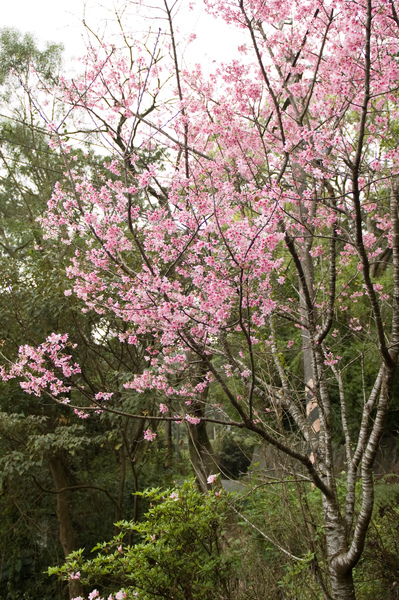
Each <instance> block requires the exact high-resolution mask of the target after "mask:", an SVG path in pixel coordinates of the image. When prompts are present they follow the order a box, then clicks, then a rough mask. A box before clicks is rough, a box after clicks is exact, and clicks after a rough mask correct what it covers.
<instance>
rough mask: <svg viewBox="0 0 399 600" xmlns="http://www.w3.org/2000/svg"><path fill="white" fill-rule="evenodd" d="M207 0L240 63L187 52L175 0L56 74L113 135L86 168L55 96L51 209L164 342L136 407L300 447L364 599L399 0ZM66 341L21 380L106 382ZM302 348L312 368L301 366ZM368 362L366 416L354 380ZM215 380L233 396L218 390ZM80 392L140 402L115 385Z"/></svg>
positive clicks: (132, 326)
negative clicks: (353, 401)
mask: <svg viewBox="0 0 399 600" xmlns="http://www.w3.org/2000/svg"><path fill="white" fill-rule="evenodd" d="M205 4H206V7H207V10H208V11H209V13H211V14H213V15H215V16H216V17H222V18H223V19H225V20H226V21H227V22H228V23H229V24H230V25H231V26H235V27H237V28H239V29H240V30H242V32H244V33H245V35H246V36H247V43H245V44H243V45H242V46H241V47H240V49H239V50H240V52H241V57H240V58H237V59H235V60H233V61H232V62H231V63H230V64H223V65H220V66H218V67H216V68H215V70H214V72H212V73H211V74H210V75H209V76H205V75H204V74H203V73H202V69H201V66H200V65H191V66H190V68H189V69H185V68H183V67H182V61H181V58H180V56H179V46H178V40H177V37H176V32H175V29H174V14H173V10H172V8H171V7H170V6H169V5H168V3H167V0H165V2H164V6H163V8H164V15H165V19H166V21H164V22H163V27H164V24H165V23H167V29H165V30H164V31H163V30H161V31H159V32H157V33H155V34H153V35H150V36H148V37H147V38H146V39H145V40H144V41H143V42H139V41H137V40H138V37H137V35H135V36H134V35H133V34H130V33H129V32H128V30H127V29H126V28H125V29H124V30H123V34H122V46H123V47H121V43H118V44H113V43H109V42H107V41H102V42H101V44H100V45H98V47H94V46H92V47H91V48H90V49H89V52H88V54H87V56H86V58H85V61H84V68H85V72H84V74H83V75H82V76H81V77H80V78H79V79H75V80H72V81H67V80H65V81H64V82H63V83H62V85H61V86H60V87H59V88H58V89H57V90H56V91H55V92H54V93H58V94H60V95H61V96H62V98H63V101H64V102H65V103H66V104H68V105H69V106H70V112H69V113H68V115H67V116H66V117H65V119H64V120H63V123H64V122H67V121H68V118H70V116H71V115H76V117H75V119H76V120H79V119H82V125H81V127H82V129H84V127H86V129H87V123H89V127H88V128H89V129H90V135H92V136H94V137H95V139H96V140H97V142H103V143H104V144H105V145H106V147H107V152H111V150H112V151H113V153H114V160H112V161H111V162H110V163H109V164H108V165H107V168H108V170H109V177H108V178H107V177H103V178H102V180H100V181H99V182H97V183H93V178H92V177H91V174H90V173H87V174H86V175H81V174H79V173H78V172H77V171H75V169H74V156H73V153H72V152H71V149H70V148H69V147H68V142H67V141H66V140H65V139H64V138H63V136H62V135H61V131H62V129H61V125H60V123H52V122H51V120H50V119H49V118H47V117H46V114H45V111H44V110H42V109H41V108H40V107H39V106H37V110H39V111H41V112H42V114H43V117H44V118H46V119H47V121H48V126H49V129H50V131H51V135H52V144H53V145H54V146H58V147H59V150H60V152H61V153H62V155H63V157H64V161H65V172H66V173H67V174H68V177H69V183H70V187H69V188H67V187H65V186H62V185H57V186H56V189H55V191H54V194H53V197H52V200H51V201H50V203H49V210H48V215H47V217H46V219H44V221H43V224H44V226H45V227H46V230H47V235H48V236H49V237H54V238H57V239H59V238H62V239H63V241H64V242H65V243H66V244H72V245H73V246H74V247H75V256H74V258H73V259H72V260H71V264H70V267H69V268H68V274H69V277H70V279H71V289H70V290H68V291H67V292H66V293H67V294H72V293H73V294H76V295H77V296H78V297H79V298H80V299H81V300H82V301H83V303H84V304H85V306H86V308H89V309H91V310H95V311H97V312H98V313H99V314H100V315H103V316H104V319H106V318H107V315H112V316H115V315H116V316H117V317H118V319H121V320H123V321H124V322H126V324H127V327H126V332H125V333H123V334H119V339H120V341H121V343H128V344H131V345H133V346H137V345H140V344H142V343H143V340H145V344H146V360H147V368H145V369H143V370H142V372H140V373H138V374H135V375H134V376H132V377H131V379H130V380H129V381H125V382H124V384H123V385H124V389H125V393H126V397H129V394H131V395H133V396H134V395H140V394H142V393H144V392H146V391H148V390H151V391H152V392H153V394H154V395H155V396H156V398H157V399H158V402H159V413H158V414H157V415H153V416H151V415H148V414H146V415H144V414H142V413H138V414H132V413H130V412H129V411H127V414H129V415H130V416H131V417H132V418H137V419H147V420H150V421H151V422H152V423H153V424H156V423H157V422H158V421H167V422H181V421H185V422H186V423H188V424H189V425H190V427H192V428H193V429H194V430H195V428H196V427H197V428H201V427H203V426H204V424H206V423H214V424H218V425H221V426H226V427H227V426H228V427H236V428H240V429H243V430H246V431H248V432H252V433H253V434H256V435H257V436H258V437H259V439H260V440H263V441H264V442H265V443H267V444H271V445H273V446H274V447H275V448H277V449H278V450H279V451H281V452H282V453H284V454H286V455H288V456H289V457H291V459H293V460H294V461H295V462H296V464H297V465H298V473H301V474H302V477H303V479H304V480H306V481H309V483H311V484H312V485H313V486H315V487H316V488H318V489H319V490H320V493H321V495H322V499H323V518H324V526H325V529H324V536H325V544H326V554H327V557H328V576H324V575H323V573H322V572H321V570H320V569H319V568H318V566H317V563H316V562H315V563H314V565H313V566H314V572H315V574H316V579H317V581H318V582H319V584H320V588H321V592H322V594H323V596H324V597H325V598H332V599H334V600H338V599H339V600H343V599H345V600H346V599H348V600H349V599H354V598H355V589H354V584H353V577H352V571H353V568H354V567H355V566H356V564H357V562H358V561H359V559H360V557H361V555H362V551H363V548H364V545H365V539H366V533H367V528H368V525H369V522H370V518H371V515H372V510H373V464H374V461H375V458H376V454H377V451H378V448H379V444H380V440H381V437H382V435H383V432H384V423H385V420H386V416H387V413H388V409H389V403H390V398H391V390H392V385H393V380H394V375H395V369H396V364H397V359H398V350H399V337H398V335H399V254H398V253H399V224H398V199H399V178H398V173H399V153H398V149H397V148H398V144H397V137H398V133H397V132H398V131H399V130H398V125H397V124H398V116H399V112H398V111H399V106H398V82H399V68H398V60H397V55H398V50H399V17H398V14H397V3H396V2H395V0H362V1H361V2H358V3H354V2H353V1H351V0H308V1H307V2H303V1H301V2H298V1H295V0H289V1H288V2H285V3H281V2H280V1H278V2H277V1H275V0H268V1H267V2H265V1H264V0H230V1H228V2H226V1H223V2H221V1H220V0H206V2H205ZM172 76H173V81H172V79H171V77H172ZM31 97H32V98H33V97H34V93H33V94H32V96H31ZM82 115H83V116H82ZM84 124H86V125H84ZM88 135H89V133H88ZM154 151H156V152H157V153H158V155H157V156H158V160H155V161H154V160H152V159H151V158H150V157H151V155H153V153H154ZM146 152H147V155H146V154H145V153H146ZM143 156H144V158H143ZM145 156H147V157H148V158H147V159H146V158H145ZM84 310H85V309H84ZM54 339H55V344H56V351H55V354H54V351H53V350H51V343H52V342H51V339H48V340H47V342H46V344H45V345H44V346H41V349H40V352H39V353H37V351H35V350H33V349H27V348H26V347H24V348H21V357H20V360H19V361H17V362H16V363H15V364H14V366H13V367H12V370H11V371H8V370H7V369H6V370H5V371H4V373H3V377H5V378H6V377H10V376H16V375H20V374H23V373H24V374H25V377H26V378H27V380H26V382H25V383H24V386H25V389H26V391H28V392H33V393H41V391H42V390H43V388H44V387H46V390H47V393H50V394H51V395H52V396H53V398H54V399H55V400H56V401H60V402H64V401H65V400H62V393H63V389H64V387H63V386H64V385H65V383H63V381H64V379H65V377H67V378H68V380H69V383H68V386H71V387H72V388H73V389H72V391H71V393H70V396H69V397H70V398H72V399H73V398H74V396H73V393H74V392H73V390H74V389H75V390H77V391H78V392H79V393H80V397H85V396H86V397H88V396H89V394H88V392H87V391H86V390H84V389H83V387H82V386H81V384H80V383H79V376H78V366H77V365H74V364H73V359H71V361H72V362H70V361H69V360H66V359H65V360H64V359H63V358H60V356H59V351H60V350H62V348H61V346H60V344H65V343H66V338H65V339H64V338H62V337H57V338H54ZM354 341H356V344H353V349H354V350H353V351H350V352H348V345H349V344H352V343H353V342H354ZM35 352H36V353H35ZM44 352H45V353H46V357H49V358H50V359H51V358H52V357H53V355H54V356H55V362H54V361H51V360H50V361H48V364H51V363H52V362H53V363H54V366H55V367H58V375H57V374H54V373H55V372H54V370H53V369H52V368H50V367H49V366H48V364H47V362H46V365H47V366H46V367H44V362H43V361H42V358H43V353H44ZM52 353H53V354H52ZM298 353H301V354H302V356H303V361H304V368H303V371H304V381H300V380H299V379H298V377H297V375H295V373H293V372H292V371H291V369H290V366H289V365H290V363H291V361H292V358H293V356H295V354H298ZM365 363H368V364H369V365H370V366H369V369H368V371H369V373H372V380H371V379H370V378H369V379H370V380H369V381H366V378H364V385H363V388H362V389H361V390H359V400H358V403H357V406H356V407H355V409H354V411H353V414H355V415H356V422H355V423H354V422H353V415H351V418H349V414H348V413H349V407H348V406H347V402H346V398H345V381H346V378H347V377H349V378H350V373H351V369H353V368H357V369H360V368H362V365H363V366H364V364H365ZM43 369H44V371H43ZM65 369H67V370H68V373H66V372H65ZM61 371H62V372H63V375H62V374H60V373H61ZM71 381H72V383H71ZM216 388H217V389H218V390H219V392H220V393H221V394H222V395H223V396H224V400H223V405H220V404H219V405H213V406H210V403H209V398H210V397H211V395H210V392H212V390H214V389H216ZM76 397H78V396H76ZM71 404H73V402H71ZM75 410H78V411H81V414H82V416H85V415H86V414H89V413H90V412H93V411H94V412H95V411H98V410H110V411H112V410H114V411H116V410H118V411H119V412H123V410H121V409H120V408H115V407H113V404H112V399H110V398H106V397H105V396H102V395H101V394H97V396H96V397H95V398H90V402H89V406H77V405H76V406H75ZM337 414H338V415H339V418H337ZM287 419H288V420H289V422H290V423H291V424H292V426H291V428H290V430H289V428H288V427H287V426H286V425H284V422H285V421H287ZM292 430H294V433H293V431H292ZM155 435H156V431H155V429H154V427H152V428H149V429H148V430H146V432H145V434H144V437H145V438H146V439H147V440H151V439H153V438H154V436H155ZM337 437H341V438H342V440H343V446H344V449H345V470H346V478H347V479H346V492H345V498H344V499H343V500H342V497H339V494H338V489H337V477H338V474H337V468H336V457H335V455H334V452H333V440H334V439H337ZM298 439H300V441H298ZM206 470H207V469H206V468H205V470H204V472H205V474H206V475H208V476H209V474H210V472H211V469H210V468H208V472H207V473H206ZM359 477H360V478H361V493H360V495H359V494H358V492H357V489H358V488H357V487H356V485H355V484H356V481H357V480H358V478H359Z"/></svg>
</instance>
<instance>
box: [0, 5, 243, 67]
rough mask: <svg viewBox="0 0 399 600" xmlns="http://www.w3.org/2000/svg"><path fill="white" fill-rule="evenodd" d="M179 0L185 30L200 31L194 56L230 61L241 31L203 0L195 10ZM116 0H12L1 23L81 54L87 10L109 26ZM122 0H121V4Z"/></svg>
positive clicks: (98, 25)
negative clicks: (210, 12) (212, 12)
mask: <svg viewBox="0 0 399 600" xmlns="http://www.w3.org/2000/svg"><path fill="white" fill-rule="evenodd" d="M148 1H149V2H153V3H159V2H161V0H148ZM179 2H180V4H181V11H180V15H181V18H180V29H181V31H182V32H183V30H184V32H185V33H187V34H191V33H196V35H197V38H198V39H197V41H196V42H194V44H192V45H191V47H190V54H189V57H190V59H191V60H192V58H191V56H193V58H195V59H196V60H201V61H204V60H205V61H211V60H212V59H213V58H216V59H217V60H218V61H219V60H225V61H227V60H228V59H229V58H230V57H231V55H232V53H233V52H234V49H235V48H236V47H237V45H239V43H242V41H241V42H240V33H239V32H238V31H237V30H232V29H229V28H228V27H227V26H226V25H225V24H224V23H222V22H215V21H214V20H213V19H211V18H210V17H209V16H208V15H206V13H205V11H204V9H203V5H202V0H197V1H196V2H195V4H196V10H194V11H188V4H189V0H179ZM114 4H115V2H114V0H102V1H101V0H86V2H85V1H84V0H9V2H7V4H6V5H5V6H2V11H1V22H0V26H1V27H15V28H17V29H19V30H20V31H22V32H28V31H29V32H31V33H34V34H35V35H36V36H37V38H38V39H39V40H41V41H43V42H44V41H53V42H62V43H63V44H64V46H65V50H66V56H67V57H72V56H75V57H77V56H79V55H81V54H83V52H84V48H85V45H84V28H83V25H82V19H83V15H84V14H85V16H86V21H87V23H88V24H89V25H90V26H91V27H92V28H93V29H94V30H96V31H103V30H104V28H108V30H109V29H110V28H112V15H113V8H114ZM120 4H121V2H120V0H119V1H118V5H120ZM84 11H85V12H84ZM131 27H132V25H131ZM132 28H134V27H132Z"/></svg>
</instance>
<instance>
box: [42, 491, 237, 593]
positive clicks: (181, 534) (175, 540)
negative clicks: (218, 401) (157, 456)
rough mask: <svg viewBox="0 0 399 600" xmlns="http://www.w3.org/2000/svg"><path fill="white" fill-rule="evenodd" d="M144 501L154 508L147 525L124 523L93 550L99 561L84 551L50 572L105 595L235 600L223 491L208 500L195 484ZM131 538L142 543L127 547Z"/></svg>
mask: <svg viewBox="0 0 399 600" xmlns="http://www.w3.org/2000/svg"><path fill="white" fill-rule="evenodd" d="M140 496H141V497H143V498H145V499H146V501H147V502H148V503H149V506H150V508H149V510H148V511H147V513H146V514H145V515H144V520H143V521H140V522H126V521H122V522H119V523H118V524H117V527H118V528H119V530H120V532H119V533H118V534H117V536H116V537H115V538H114V539H113V540H112V541H111V542H108V543H102V544H99V545H98V546H96V547H95V548H94V549H93V552H96V554H97V555H96V557H95V558H93V559H91V560H85V559H84V558H83V553H82V551H81V550H80V551H78V552H75V553H73V554H72V555H71V556H70V557H69V559H68V561H67V563H66V564H65V565H64V566H63V567H62V568H52V569H50V573H51V574H59V575H62V576H63V577H64V578H68V577H69V578H71V577H72V578H73V577H77V576H79V577H80V579H81V581H82V582H84V583H89V582H90V583H92V584H95V585H96V586H98V587H100V589H101V594H105V593H108V592H109V591H112V592H113V593H114V592H115V591H116V590H118V589H119V588H120V590H119V594H120V593H121V591H124V592H125V593H126V594H127V595H126V597H127V598H132V599H133V598H134V597H138V598H140V599H141V600H154V599H155V598H167V599H168V600H169V599H170V598H175V600H208V599H209V600H213V599H217V598H220V599H223V598H230V593H231V592H230V588H231V586H232V585H234V576H232V567H233V563H232V560H231V559H228V558H227V556H226V554H225V552H224V544H225V540H224V534H223V527H224V524H225V521H226V518H227V507H226V499H225V496H224V495H223V494H222V493H221V492H220V491H214V492H210V493H209V494H208V495H206V496H204V495H203V494H201V493H200V492H198V490H197V489H196V485H195V482H194V481H186V482H185V483H183V484H182V485H181V486H178V487H175V488H171V489H169V490H165V491H160V490H159V489H152V490H148V491H146V492H143V493H141V494H140ZM131 533H133V534H134V536H135V538H136V539H137V542H136V543H135V544H134V545H130V544H127V543H126V537H129V535H130V534H131ZM78 574H79V575H78ZM116 597H118V595H116ZM120 597H122V596H121V595H120ZM123 597H125V596H123Z"/></svg>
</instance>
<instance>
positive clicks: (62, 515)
mask: <svg viewBox="0 0 399 600" xmlns="http://www.w3.org/2000/svg"><path fill="white" fill-rule="evenodd" d="M50 471H51V475H52V478H53V482H54V487H55V489H56V490H57V491H58V490H65V488H68V487H69V486H70V482H69V480H68V476H67V472H66V469H65V465H64V463H63V461H62V459H61V458H60V457H55V458H52V459H51V460H50ZM57 517H58V522H59V526H60V542H61V546H62V549H63V551H64V556H65V558H66V557H67V556H68V555H69V554H70V553H71V552H73V551H74V550H76V543H75V533H74V529H73V524H72V517H71V508H70V492H69V491H68V490H65V491H60V492H59V493H57ZM68 590H69V598H70V600H72V598H76V597H77V596H83V588H82V584H81V583H80V581H79V580H76V579H71V580H70V581H69V582H68Z"/></svg>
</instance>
